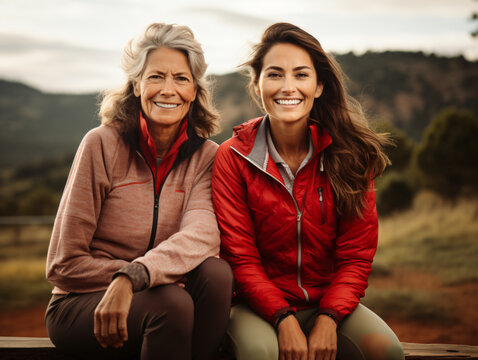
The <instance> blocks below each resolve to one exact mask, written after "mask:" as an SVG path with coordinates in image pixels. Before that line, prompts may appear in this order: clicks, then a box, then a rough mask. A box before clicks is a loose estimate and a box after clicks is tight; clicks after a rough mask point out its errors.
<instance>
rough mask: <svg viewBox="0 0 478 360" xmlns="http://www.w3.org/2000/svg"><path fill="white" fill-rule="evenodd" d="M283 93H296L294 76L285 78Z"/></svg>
mask: <svg viewBox="0 0 478 360" xmlns="http://www.w3.org/2000/svg"><path fill="white" fill-rule="evenodd" d="M282 91H283V92H284V93H287V94H290V93H293V92H294V91H295V79H294V77H293V76H287V75H286V76H284V82H283V84H282Z"/></svg>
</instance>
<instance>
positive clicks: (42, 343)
mask: <svg viewBox="0 0 478 360" xmlns="http://www.w3.org/2000/svg"><path fill="white" fill-rule="evenodd" d="M402 346H403V349H404V350H405V359H407V360H420V359H426V360H439V359H447V360H463V359H478V346H467V345H447V344H414V343H402ZM0 359H2V360H17V359H28V360H30V359H32V360H33V359H35V360H47V359H48V360H72V358H71V357H68V356H65V355H63V354H60V353H59V352H58V351H57V350H56V349H55V346H54V345H53V344H52V342H51V341H50V339H48V338H34V337H11V336H0Z"/></svg>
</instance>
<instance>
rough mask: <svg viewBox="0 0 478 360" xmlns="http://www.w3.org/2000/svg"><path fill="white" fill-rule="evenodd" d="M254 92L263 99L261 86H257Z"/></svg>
mask: <svg viewBox="0 0 478 360" xmlns="http://www.w3.org/2000/svg"><path fill="white" fill-rule="evenodd" d="M254 92H255V93H256V95H257V96H258V97H261V89H260V88H259V86H257V84H255V85H254Z"/></svg>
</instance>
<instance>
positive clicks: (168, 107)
mask: <svg viewBox="0 0 478 360" xmlns="http://www.w3.org/2000/svg"><path fill="white" fill-rule="evenodd" d="M154 104H155V105H156V106H159V107H162V108H165V109H172V108H175V107H178V106H179V104H165V103H159V102H155V103H154Z"/></svg>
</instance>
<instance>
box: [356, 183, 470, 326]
mask: <svg viewBox="0 0 478 360" xmlns="http://www.w3.org/2000/svg"><path fill="white" fill-rule="evenodd" d="M477 283H478V199H461V200H457V201H455V202H447V201H445V200H443V199H442V198H440V197H438V196H437V195H435V194H433V193H429V192H422V193H420V194H418V195H417V197H416V198H415V200H414V204H413V207H412V209H410V210H408V211H405V212H402V213H398V214H395V215H392V216H390V217H387V218H384V219H381V221H380V235H379V247H378V250H377V255H376V257H375V261H374V270H373V273H372V276H371V278H370V287H369V288H368V289H367V292H366V296H365V299H364V301H363V302H364V303H365V304H366V305H368V306H370V307H371V308H372V309H373V310H375V311H376V312H377V313H379V314H380V315H381V316H383V317H385V318H390V317H395V318H401V319H403V320H414V321H416V320H422V321H428V322H434V323H438V324H445V325H446V324H451V323H456V322H457V321H461V319H460V316H463V311H466V309H463V310H460V311H457V310H456V307H457V303H459V302H460V301H462V300H465V299H464V297H466V296H468V297H469V293H468V292H469V287H470V285H473V286H474V285H475V284H477ZM467 291H468V292H467ZM465 292H466V294H465ZM472 295H473V296H474V297H475V298H476V296H478V293H474V294H472ZM454 309H455V310H454ZM474 313H476V312H474ZM470 316H477V315H476V314H473V315H470ZM475 321H478V318H476V319H475Z"/></svg>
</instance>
